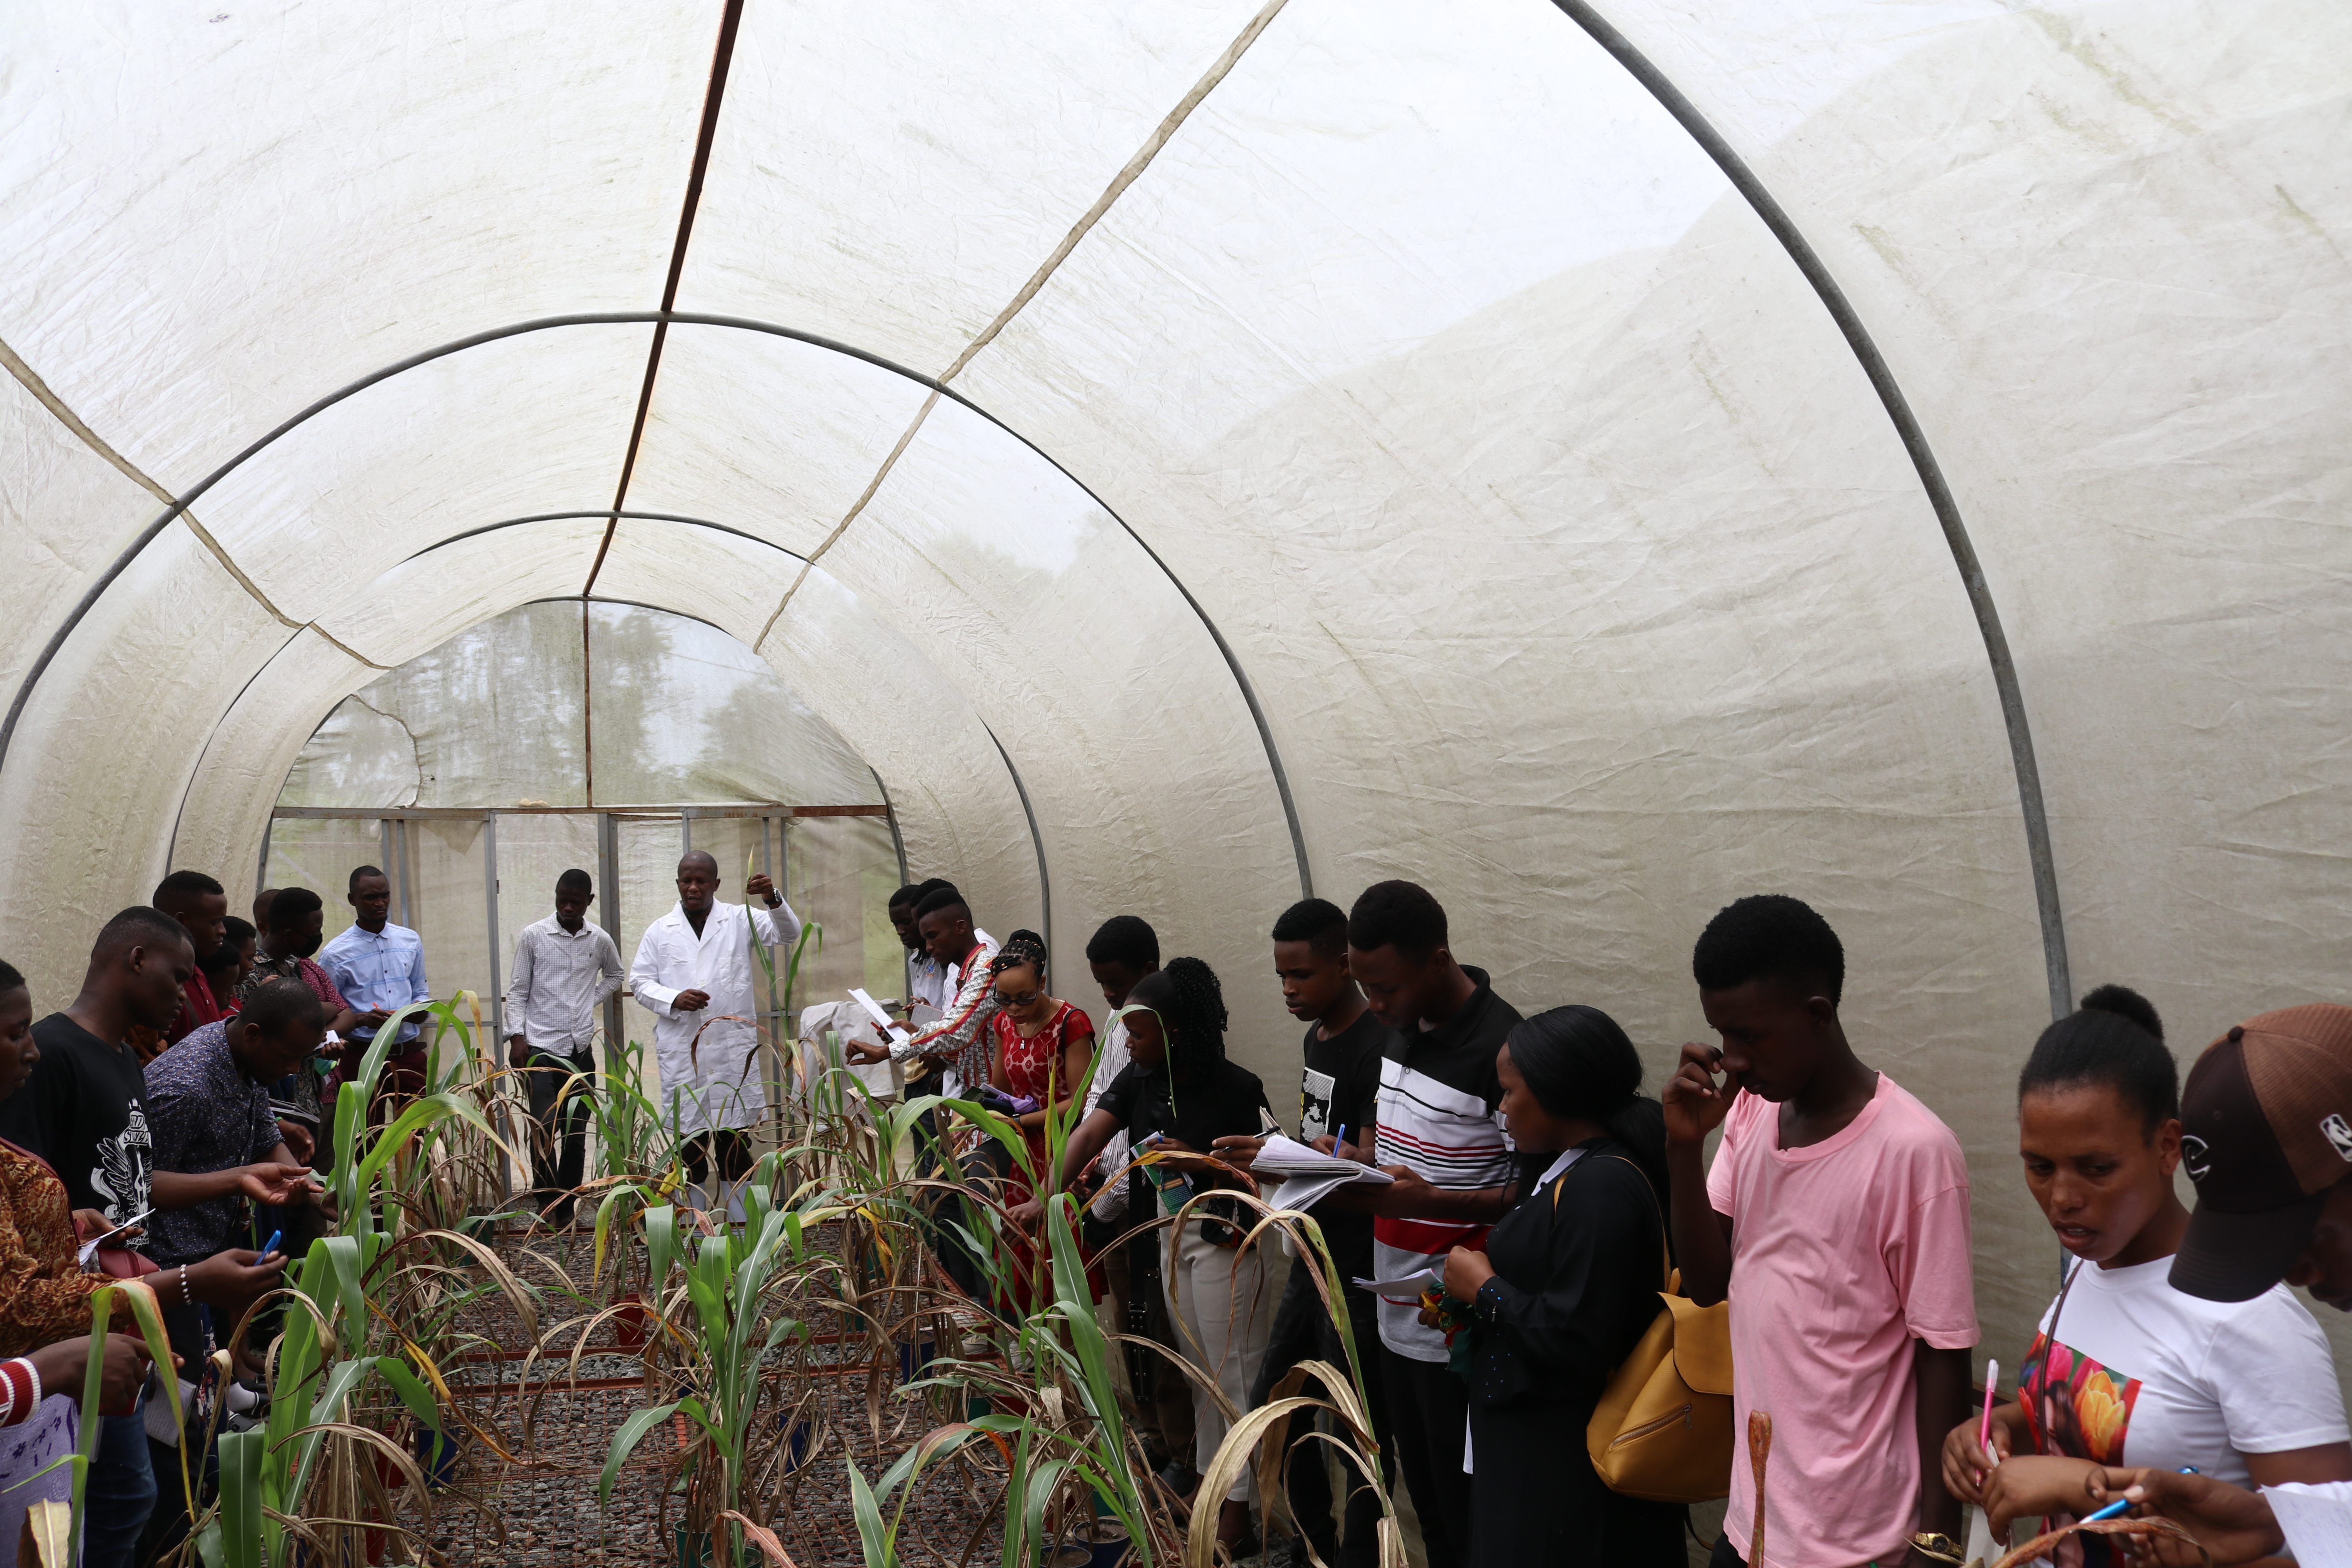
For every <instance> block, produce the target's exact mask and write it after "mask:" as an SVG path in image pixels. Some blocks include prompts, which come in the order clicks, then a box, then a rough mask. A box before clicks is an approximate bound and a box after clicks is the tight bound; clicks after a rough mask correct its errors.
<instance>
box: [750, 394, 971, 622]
mask: <svg viewBox="0 0 2352 1568" xmlns="http://www.w3.org/2000/svg"><path fill="white" fill-rule="evenodd" d="M945 390H946V387H945V386H944V385H943V384H940V383H936V382H935V383H933V384H932V385H931V391H930V395H929V396H928V397H926V398H924V399H923V405H922V406H921V407H920V408H918V409H916V410H915V416H914V418H912V419H910V420H908V422H907V428H906V430H905V432H904V433H903V434H902V435H900V436H899V437H898V445H897V446H895V447H891V448H890V455H889V456H888V457H887V458H883V459H882V466H881V467H880V468H877V469H875V470H874V479H873V482H872V483H870V484H868V485H867V486H866V489H863V490H862V491H860V492H859V493H858V497H857V499H856V500H855V501H852V502H851V503H850V506H849V510H847V511H845V512H844V513H842V515H841V521H839V522H837V523H835V524H834V525H833V531H832V532H831V533H828V534H826V535H825V536H824V538H823V539H821V540H819V541H818V542H817V546H816V548H815V549H814V550H812V551H810V552H808V554H807V555H805V556H804V557H803V558H802V561H801V569H800V574H799V575H798V576H796V577H794V578H793V580H792V582H791V584H789V585H787V586H786V587H785V589H784V596H783V597H782V598H781V599H779V600H777V601H776V609H775V613H774V614H773V615H772V616H769V617H768V624H767V625H766V626H761V628H760V636H759V637H758V639H757V640H756V641H754V642H753V643H752V644H751V651H752V652H753V653H757V652H759V651H760V649H761V648H762V647H765V646H766V645H767V641H768V634H769V633H770V632H772V631H774V630H775V629H776V623H777V622H778V621H780V620H782V619H783V618H784V611H785V609H786V608H788V607H789V606H790V605H791V604H792V602H793V595H794V594H797V593H799V592H800V591H801V584H803V583H805V582H807V581H808V574H809V568H810V567H812V566H814V565H815V564H816V563H818V562H819V561H821V560H823V559H824V552H826V551H828V550H830V549H832V548H833V547H834V546H835V544H837V543H839V542H840V540H841V536H842V535H843V534H845V533H847V532H848V531H849V525H850V524H851V523H853V522H856V521H857V514H858V513H859V512H861V511H864V510H866V504H867V503H868V502H870V501H872V500H873V499H874V497H875V495H876V493H877V491H879V490H880V489H882V482H883V481H884V480H885V479H888V478H889V477H890V470H891V469H893V468H897V467H898V459H899V458H903V457H905V456H906V455H907V448H908V447H910V446H912V445H914V441H915V435H916V432H918V431H919V430H920V429H922V427H923V421H924V420H926V419H929V417H930V416H931V410H932V409H934V408H936V407H938V406H939V403H940V393H942V392H944V391H945Z"/></svg>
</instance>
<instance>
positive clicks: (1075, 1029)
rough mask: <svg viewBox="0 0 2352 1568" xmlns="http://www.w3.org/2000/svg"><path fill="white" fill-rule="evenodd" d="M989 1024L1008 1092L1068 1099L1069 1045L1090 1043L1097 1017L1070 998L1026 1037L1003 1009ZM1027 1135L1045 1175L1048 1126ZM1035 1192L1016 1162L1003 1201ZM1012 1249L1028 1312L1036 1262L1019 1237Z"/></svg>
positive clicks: (1040, 1099)
mask: <svg viewBox="0 0 2352 1568" xmlns="http://www.w3.org/2000/svg"><path fill="white" fill-rule="evenodd" d="M989 1027H990V1028H991V1029H992V1030H994V1031H995V1034H996V1061H997V1065H998V1066H999V1067H1000V1068H1003V1075H1004V1091H1005V1092H1006V1093H1007V1094H1010V1095H1012V1096H1013V1097H1014V1098H1016V1099H1021V1098H1026V1099H1030V1100H1035V1101H1036V1102H1037V1103H1038V1104H1039V1105H1041V1106H1044V1105H1051V1104H1052V1103H1053V1102H1054V1100H1055V1099H1057V1098H1064V1097H1066V1095H1067V1093H1068V1089H1069V1086H1068V1084H1067V1083H1066V1081H1065V1080H1064V1079H1062V1076H1061V1075H1062V1072H1063V1066H1062V1063H1063V1058H1064V1056H1065V1053H1066V1051H1067V1049H1068V1047H1069V1046H1070V1043H1071V1042H1072V1041H1074V1040H1084V1041H1086V1042H1087V1045H1088V1046H1089V1047H1091V1046H1092V1045H1093V1043H1094V1037H1095V1026H1094V1021H1093V1020H1092V1019H1090V1018H1088V1017H1087V1015H1086V1012H1085V1010H1084V1009H1083V1008H1079V1007H1073V1006H1072V1005H1070V1004H1068V1003H1067V1002H1065V1003H1063V1004H1062V1005H1060V1006H1059V1007H1057V1008H1055V1010H1054V1015H1053V1016H1052V1017H1050V1018H1047V1019H1046V1020H1045V1026H1044V1027H1042V1028H1040V1029H1039V1030H1038V1031H1037V1032H1036V1033H1035V1034H1034V1035H1032V1036H1030V1037H1028V1038H1027V1039H1025V1040H1024V1039H1023V1038H1022V1037H1021V1031H1020V1029H1019V1028H1018V1027H1017V1026H1015V1025H1014V1024H1013V1020H1012V1018H1011V1017H1009V1016H1006V1015H1005V1014H1003V1013H999V1014H997V1015H996V1016H994V1017H992V1018H991V1019H990V1020H989ZM1028 1138H1029V1163H1030V1165H1031V1167H1032V1168H1033V1169H1034V1170H1035V1171H1037V1172H1038V1173H1039V1174H1041V1175H1042V1174H1044V1173H1045V1129H1044V1128H1043V1127H1033V1128H1031V1129H1029V1132H1028ZM1035 1190H1036V1189H1035V1187H1034V1185H1033V1184H1031V1182H1030V1180H1029V1177H1028V1176H1027V1175H1026V1174H1025V1173H1024V1172H1023V1171H1022V1169H1021V1168H1020V1166H1019V1165H1017V1164H1016V1165H1015V1166H1013V1170H1012V1172H1011V1173H1010V1174H1009V1176H1008V1179H1007V1183H1006V1187H1005V1194H1004V1202H1005V1205H1006V1206H1007V1207H1008V1208H1009V1207H1012V1206H1013V1205H1018V1204H1024V1203H1026V1202H1028V1201H1029V1198H1030V1196H1031V1194H1034V1192H1035ZM1013 1256H1014V1258H1016V1260H1017V1263H1018V1269H1019V1272H1018V1278H1019V1279H1020V1280H1021V1281H1022V1289H1021V1290H1020V1291H1019V1293H1018V1300H1019V1305H1020V1307H1021V1309H1022V1310H1024V1311H1034V1310H1036V1304H1037V1303H1036V1298H1037V1295H1038V1291H1037V1289H1036V1283H1037V1281H1036V1265H1035V1260H1034V1258H1033V1256H1032V1254H1031V1249H1030V1247H1029V1246H1028V1245H1027V1243H1026V1241H1025V1240H1016V1241H1015V1242H1014V1243H1013Z"/></svg>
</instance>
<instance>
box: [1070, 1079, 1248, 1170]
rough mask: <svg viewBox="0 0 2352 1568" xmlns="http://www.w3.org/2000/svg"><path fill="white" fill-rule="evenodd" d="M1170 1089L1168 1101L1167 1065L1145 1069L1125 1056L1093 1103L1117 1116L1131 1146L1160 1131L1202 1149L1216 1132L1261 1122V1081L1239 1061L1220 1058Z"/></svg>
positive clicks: (1230, 1132)
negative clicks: (1124, 1064)
mask: <svg viewBox="0 0 2352 1568" xmlns="http://www.w3.org/2000/svg"><path fill="white" fill-rule="evenodd" d="M1174 1089H1175V1093H1174V1102H1173V1103H1172V1104H1171V1102H1170V1092H1169V1090H1170V1086H1169V1082H1168V1069H1167V1068H1164V1067H1157V1068H1150V1069H1148V1070H1147V1069H1146V1068H1144V1067H1143V1066H1142V1064H1141V1063H1139V1062H1129V1063H1128V1064H1127V1066H1126V1067H1124V1068H1121V1069H1119V1075H1118V1077H1117V1078H1115V1079H1111V1080H1110V1087H1109V1088H1108V1089H1105V1090H1103V1094H1102V1098H1101V1099H1100V1100H1097V1101H1095V1109H1096V1110H1108V1111H1109V1112H1110V1113H1111V1114H1112V1115H1113V1116H1116V1117H1118V1119H1119V1121H1120V1122H1121V1123H1122V1124H1123V1125H1124V1126H1125V1127H1126V1128H1127V1135H1128V1141H1129V1146H1130V1147H1132V1146H1133V1145H1134V1144H1137V1143H1140V1142H1143V1141H1144V1140H1145V1139H1146V1138H1149V1137H1150V1136H1151V1135H1152V1134H1153V1133H1154V1132H1164V1133H1166V1134H1167V1135H1168V1136H1169V1137H1171V1138H1173V1139H1175V1140H1177V1141H1178V1142H1181V1143H1182V1144H1183V1145H1184V1146H1185V1147H1186V1148H1188V1149H1192V1150H1194V1151H1196V1152H1200V1153H1202V1154H1205V1153H1207V1152H1209V1145H1210V1144H1211V1143H1213V1142H1215V1141H1216V1140H1218V1139H1220V1138H1233V1137H1244V1138H1255V1137H1256V1136H1257V1134H1258V1133H1259V1131H1261V1130H1263V1129H1264V1127H1265V1122H1264V1121H1261V1120H1260V1119H1259V1116H1258V1112H1259V1111H1261V1110H1265V1085H1264V1084H1263V1083H1260V1082H1259V1081H1258V1076H1257V1074H1255V1073H1254V1072H1252V1071H1250V1070H1249V1069H1248V1068H1245V1067H1243V1066H1241V1065H1239V1064H1238V1063H1235V1062H1231V1061H1223V1060H1220V1061H1219V1062H1217V1063H1216V1065H1214V1066H1213V1067H1212V1068H1209V1069H1208V1070H1207V1071H1206V1072H1203V1073H1202V1074H1200V1075H1199V1076H1198V1077H1197V1078H1192V1079H1186V1080H1185V1081H1184V1082H1182V1083H1180V1084H1177V1085H1175V1086H1174Z"/></svg>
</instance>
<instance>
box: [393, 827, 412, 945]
mask: <svg viewBox="0 0 2352 1568" xmlns="http://www.w3.org/2000/svg"><path fill="white" fill-rule="evenodd" d="M393 829H394V831H393V845H394V850H395V852H396V854H397V856H398V858H399V860H400V923H401V924H402V925H404V926H406V927H407V928H408V929H409V930H411V931H415V929H416V912H415V909H414V908H413V907H412V900H411V899H410V896H409V888H410V885H411V884H412V883H414V882H415V874H414V866H415V861H414V858H413V856H412V854H411V851H410V846H409V842H408V819H407V818H406V817H404V816H403V817H395V818H394V820H393Z"/></svg>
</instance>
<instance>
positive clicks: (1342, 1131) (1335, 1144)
mask: <svg viewBox="0 0 2352 1568" xmlns="http://www.w3.org/2000/svg"><path fill="white" fill-rule="evenodd" d="M1347 1141H1348V1124H1347V1123H1346V1122H1344V1121H1342V1122H1341V1123H1339V1136H1338V1137H1337V1138H1334V1139H1332V1140H1331V1148H1332V1152H1335V1153H1336V1152H1338V1151H1339V1145H1340V1144H1342V1143H1345V1142H1347Z"/></svg>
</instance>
